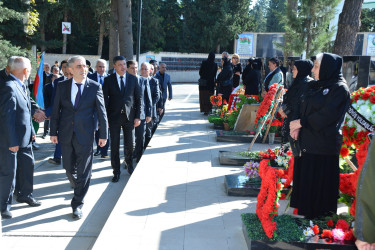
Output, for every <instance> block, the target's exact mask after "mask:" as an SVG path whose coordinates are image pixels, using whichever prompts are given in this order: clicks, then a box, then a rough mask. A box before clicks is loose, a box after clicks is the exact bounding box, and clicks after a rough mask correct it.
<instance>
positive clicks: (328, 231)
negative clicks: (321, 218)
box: [320, 229, 333, 239]
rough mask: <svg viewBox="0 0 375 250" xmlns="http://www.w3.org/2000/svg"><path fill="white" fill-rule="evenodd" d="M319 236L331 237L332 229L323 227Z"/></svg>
mask: <svg viewBox="0 0 375 250" xmlns="http://www.w3.org/2000/svg"><path fill="white" fill-rule="evenodd" d="M320 236H321V237H322V238H328V239H331V238H332V237H333V235H332V231H331V230H327V229H323V233H322V234H321V235H320Z"/></svg>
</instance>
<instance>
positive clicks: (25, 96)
mask: <svg viewBox="0 0 375 250" xmlns="http://www.w3.org/2000/svg"><path fill="white" fill-rule="evenodd" d="M30 72H31V64H30V60H29V59H27V58H25V57H17V58H15V59H14V61H13V62H12V64H11V66H10V74H9V75H8V77H7V78H6V79H5V83H4V84H1V86H0V117H2V118H3V119H4V120H3V121H2V122H1V123H0V134H1V136H0V159H1V161H2V162H1V164H0V188H1V189H0V206H1V217H2V218H4V219H10V218H12V213H11V212H10V208H11V205H12V200H13V191H14V188H15V179H16V170H17V174H18V179H17V182H18V183H17V185H18V186H19V190H17V191H18V194H17V201H18V202H21V203H27V204H29V205H30V206H33V207H35V206H40V205H41V203H40V202H39V201H37V200H36V199H34V197H33V195H32V192H33V179H34V155H33V150H32V144H31V143H32V140H33V139H35V131H34V128H33V125H32V118H31V103H30V97H29V92H28V90H27V87H26V86H25V84H24V81H25V80H27V79H28V78H29V76H30Z"/></svg>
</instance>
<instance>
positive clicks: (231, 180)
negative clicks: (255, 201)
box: [224, 174, 260, 197]
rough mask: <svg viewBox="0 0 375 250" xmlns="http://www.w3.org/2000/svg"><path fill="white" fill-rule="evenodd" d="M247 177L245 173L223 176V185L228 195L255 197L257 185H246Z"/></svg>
mask: <svg viewBox="0 0 375 250" xmlns="http://www.w3.org/2000/svg"><path fill="white" fill-rule="evenodd" d="M248 179H249V177H247V176H246V175H239V174H231V175H226V176H225V177H224V185H225V190H226V192H227V195H229V196H246V197H257V196H258V194H259V191H260V184H259V185H250V186H246V185H245V184H246V181H247V180H248Z"/></svg>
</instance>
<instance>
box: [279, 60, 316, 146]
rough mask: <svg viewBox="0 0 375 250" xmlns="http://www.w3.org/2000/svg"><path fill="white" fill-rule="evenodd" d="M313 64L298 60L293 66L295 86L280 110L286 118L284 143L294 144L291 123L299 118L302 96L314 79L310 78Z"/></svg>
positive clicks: (287, 93)
mask: <svg viewBox="0 0 375 250" xmlns="http://www.w3.org/2000/svg"><path fill="white" fill-rule="evenodd" d="M312 68H313V62H312V61H311V60H298V61H296V62H295V63H294V66H293V70H292V73H293V79H294V81H293V84H292V86H291V87H290V88H289V89H288V91H287V92H286V94H285V95H284V97H283V99H284V100H283V105H282V106H281V109H280V110H279V113H280V115H281V116H282V117H283V118H284V123H283V131H282V134H283V141H284V142H286V141H289V142H290V143H291V144H293V143H294V139H293V138H291V137H290V135H289V134H290V130H289V123H290V122H291V121H293V120H296V119H297V118H298V113H299V106H300V104H301V96H302V94H303V92H304V91H305V89H306V87H307V84H308V83H309V82H311V81H312V80H313V79H312V78H311V77H310V74H311V70H312Z"/></svg>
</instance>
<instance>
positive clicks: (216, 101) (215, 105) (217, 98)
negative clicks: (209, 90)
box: [210, 94, 226, 114]
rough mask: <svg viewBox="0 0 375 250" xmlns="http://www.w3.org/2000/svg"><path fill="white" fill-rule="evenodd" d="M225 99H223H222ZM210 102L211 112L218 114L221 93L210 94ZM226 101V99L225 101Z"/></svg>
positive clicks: (221, 103) (221, 100)
mask: <svg viewBox="0 0 375 250" xmlns="http://www.w3.org/2000/svg"><path fill="white" fill-rule="evenodd" d="M224 101H225V100H224ZM210 102H211V104H212V113H213V114H220V111H221V105H223V97H222V94H218V95H212V96H210ZM225 102H226V101H225Z"/></svg>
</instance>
